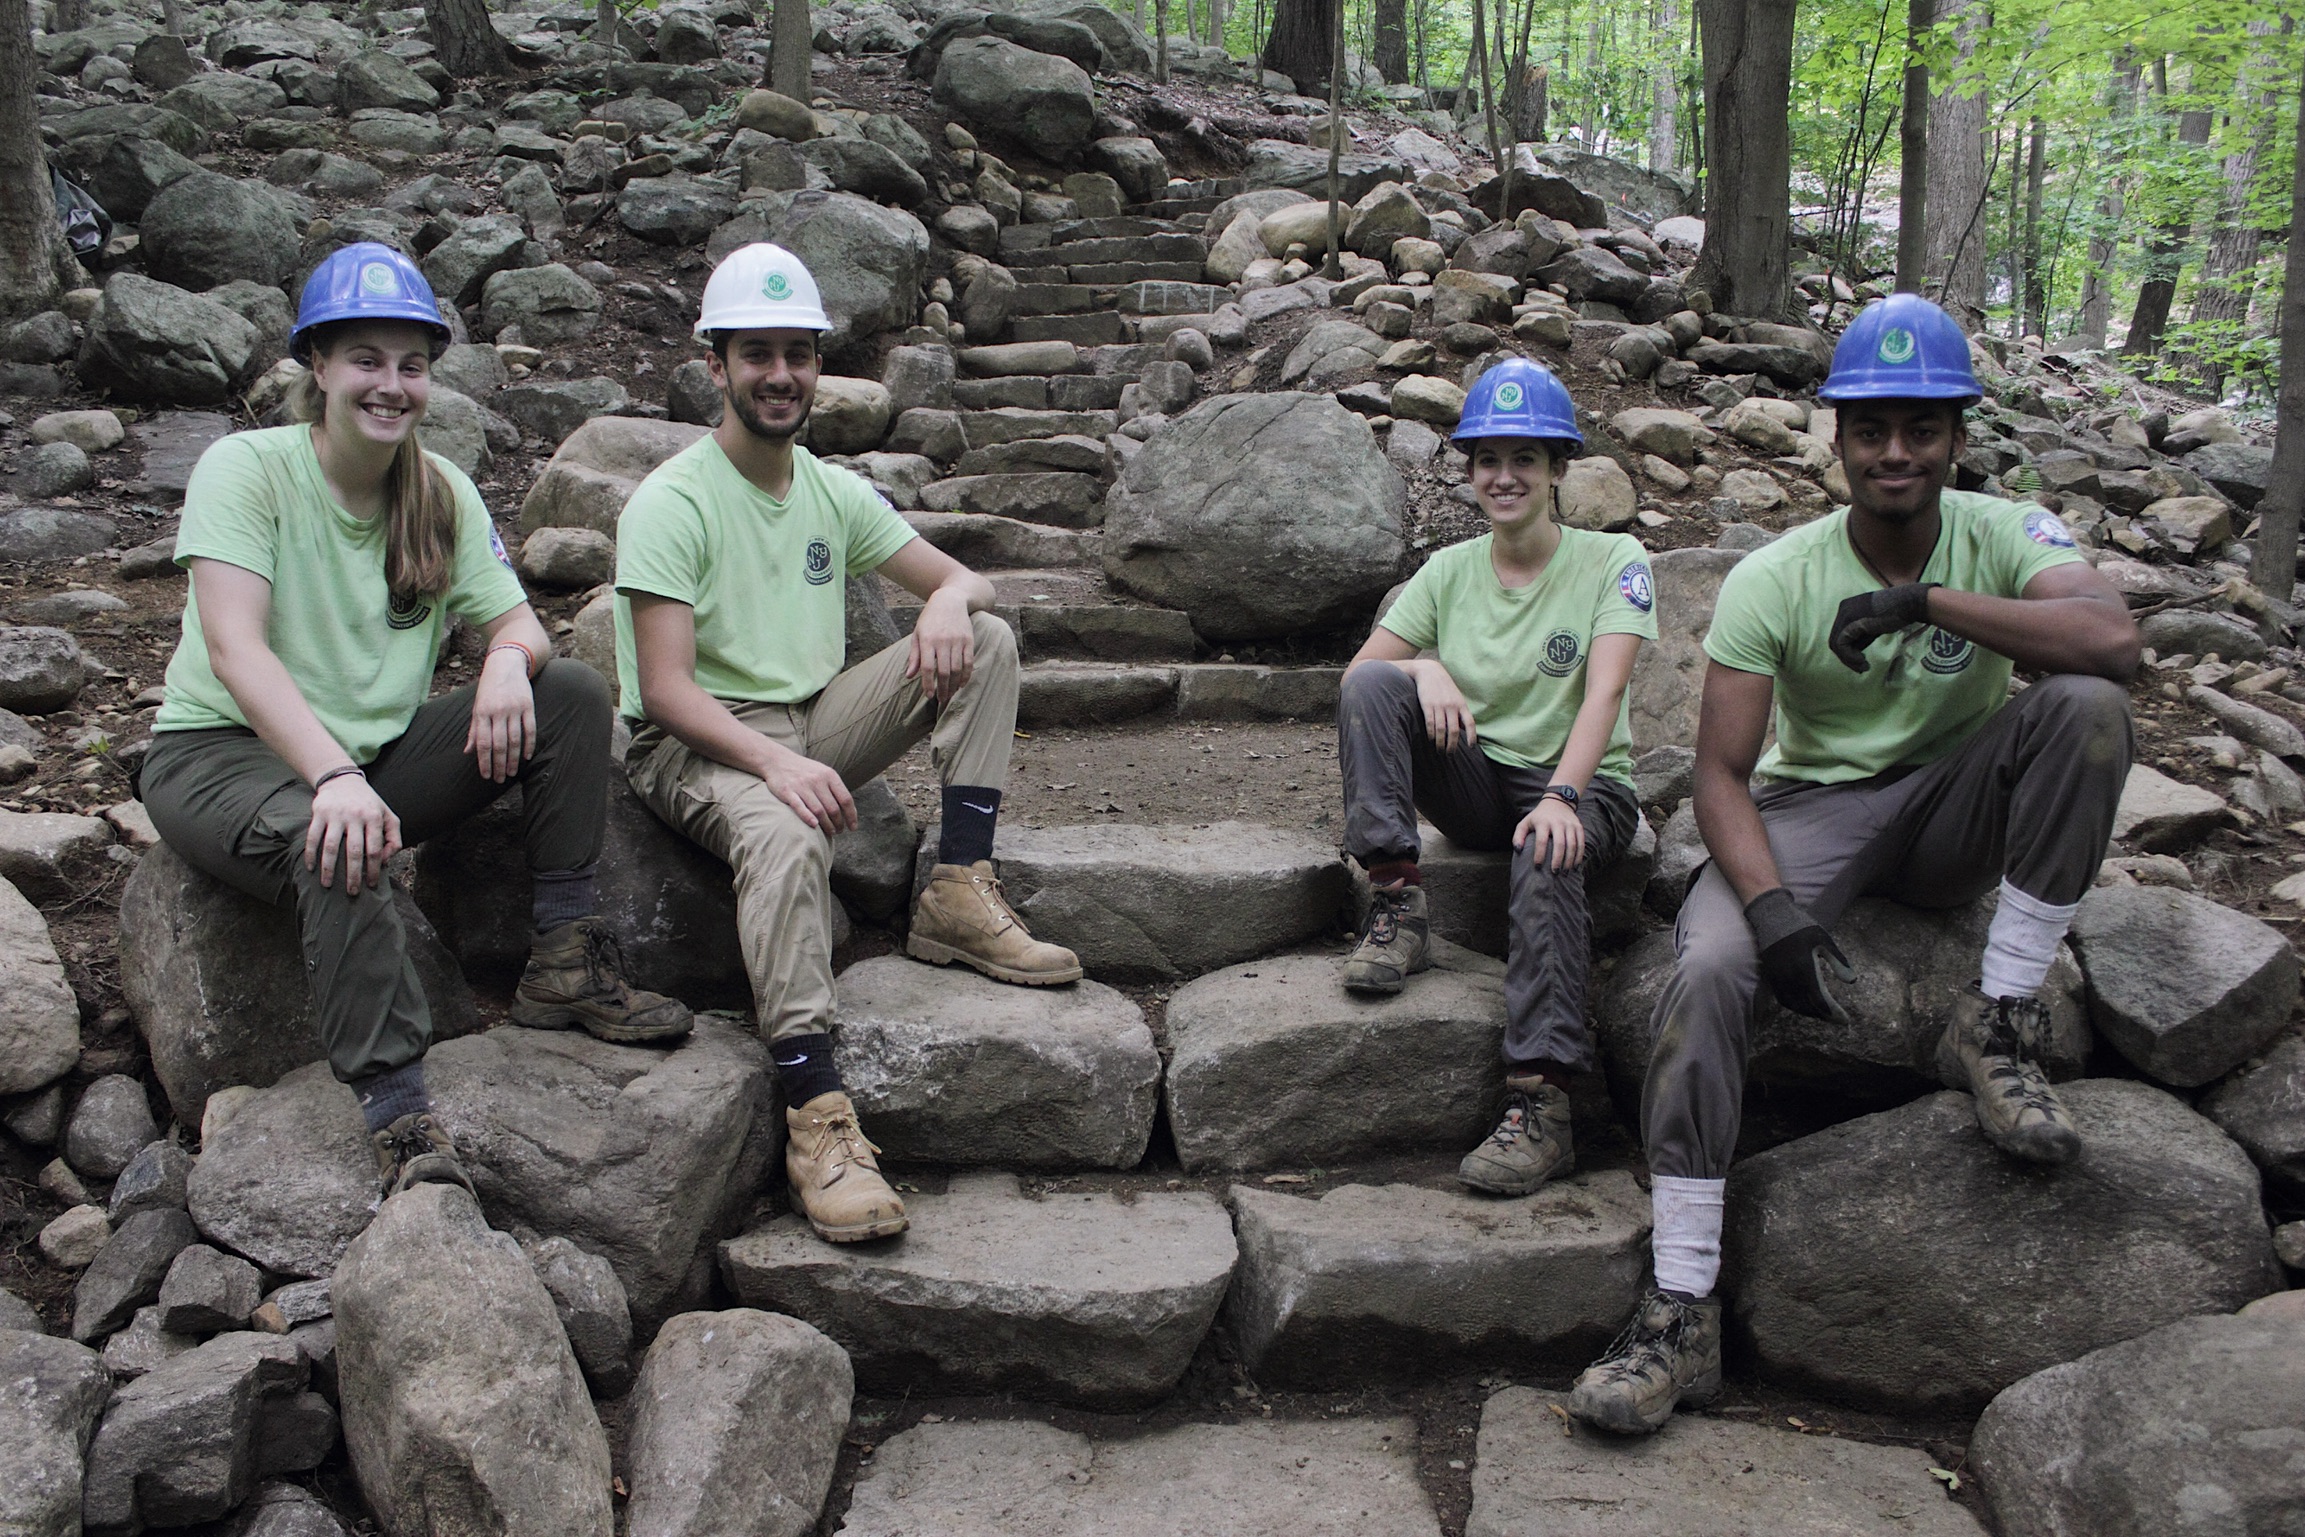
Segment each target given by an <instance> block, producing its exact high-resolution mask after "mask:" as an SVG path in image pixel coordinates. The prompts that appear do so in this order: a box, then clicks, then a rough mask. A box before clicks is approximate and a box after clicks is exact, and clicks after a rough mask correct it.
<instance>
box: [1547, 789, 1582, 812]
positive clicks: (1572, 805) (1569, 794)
mask: <svg viewBox="0 0 2305 1537" xmlns="http://www.w3.org/2000/svg"><path fill="white" fill-rule="evenodd" d="M1544 793H1545V794H1547V795H1558V796H1559V797H1560V798H1561V799H1562V800H1564V801H1567V802H1568V803H1569V809H1570V810H1572V811H1573V810H1575V809H1576V805H1577V801H1578V798H1579V797H1578V795H1577V790H1576V786H1574V785H1563V784H1550V785H1547V786H1545V790H1544Z"/></svg>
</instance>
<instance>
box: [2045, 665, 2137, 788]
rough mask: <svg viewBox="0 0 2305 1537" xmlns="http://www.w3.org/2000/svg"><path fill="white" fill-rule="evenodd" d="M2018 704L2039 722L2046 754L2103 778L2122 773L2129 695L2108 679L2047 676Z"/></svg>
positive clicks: (2129, 725)
mask: <svg viewBox="0 0 2305 1537" xmlns="http://www.w3.org/2000/svg"><path fill="white" fill-rule="evenodd" d="M2023 698H2024V702H2025V704H2026V706H2027V707H2028V708H2029V709H2031V710H2032V711H2033V712H2034V713H2035V716H2036V719H2038V720H2040V721H2041V722H2043V723H2044V730H2043V736H2044V737H2045V739H2046V741H2047V742H2048V743H2049V744H2050V746H2051V749H2052V751H2058V750H2061V751H2062V753H2070V754H2072V755H2074V756H2076V757H2078V758H2079V759H2080V760H2081V761H2082V763H2083V764H2084V765H2087V766H2090V767H2093V768H2100V769H2103V770H2105V771H2106V772H2109V773H2116V774H2118V773H2125V772H2126V771H2127V769H2128V763H2129V752H2130V742H2131V739H2132V731H2133V727H2132V723H2131V721H2130V717H2129V691H2128V690H2127V689H2125V688H2123V687H2122V686H2121V685H2120V684H2118V683H2115V682H2114V681H2112V680H2111V679H2110V678H2099V677H2093V676H2091V675H2089V674H2086V673H2071V672H2061V673H2052V674H2051V675H2050V676H2048V677H2046V678H2043V679H2041V680H2040V681H2039V682H2038V683H2035V684H2034V685H2033V686H2032V687H2030V688H2028V689H2026V690H2025V693H2024V696H2023Z"/></svg>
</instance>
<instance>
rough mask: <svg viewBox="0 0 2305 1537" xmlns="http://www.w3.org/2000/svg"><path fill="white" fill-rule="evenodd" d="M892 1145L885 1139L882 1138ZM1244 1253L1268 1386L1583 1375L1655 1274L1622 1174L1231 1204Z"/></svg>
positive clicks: (1247, 1343) (1245, 1284)
mask: <svg viewBox="0 0 2305 1537" xmlns="http://www.w3.org/2000/svg"><path fill="white" fill-rule="evenodd" d="M875 1135H876V1136H877V1135H878V1133H877V1132H875ZM1227 1204H1228V1205H1230V1206H1231V1208H1232V1211H1233V1219H1234V1231H1235V1234H1236V1236H1237V1237H1238V1239H1239V1242H1240V1246H1241V1263H1240V1269H1239V1272H1238V1273H1237V1274H1236V1275H1235V1277H1234V1280H1233V1289H1232V1294H1231V1296H1230V1297H1229V1298H1228V1299H1227V1300H1226V1304H1225V1315H1226V1319H1227V1322H1228V1325H1229V1327H1230V1328H1231V1330H1232V1334H1233V1338H1234V1340H1235V1342H1236V1343H1237V1345H1238V1347H1239V1350H1240V1361H1241V1365H1242V1366H1243V1367H1244V1368H1245V1369H1246V1370H1247V1371H1248V1373H1249V1375H1250V1376H1251V1377H1253V1378H1254V1379H1255V1380H1256V1381H1257V1382H1258V1384H1259V1385H1261V1386H1264V1387H1272V1388H1313V1389H1321V1388H1337V1387H1346V1386H1354V1387H1359V1386H1365V1385H1367V1384H1368V1383H1370V1382H1372V1381H1383V1380H1399V1379H1406V1378H1415V1377H1420V1376H1426V1375H1430V1374H1432V1373H1435V1372H1439V1371H1447V1370H1449V1369H1451V1368H1452V1367H1459V1366H1480V1367H1485V1368H1491V1369H1499V1370H1529V1369H1538V1368H1550V1369H1552V1370H1555V1371H1562V1370H1566V1371H1575V1370H1578V1369H1581V1368H1582V1367H1583V1366H1584V1365H1585V1364H1586V1363H1587V1362H1589V1361H1590V1360H1592V1358H1593V1357H1594V1356H1595V1355H1597V1354H1599V1353H1600V1351H1601V1350H1602V1349H1604V1348H1606V1346H1607V1345H1608V1342H1609V1339H1610V1337H1611V1336H1612V1335H1613V1334H1615V1333H1616V1331H1617V1329H1618V1327H1619V1326H1620V1325H1621V1324H1623V1322H1624V1321H1625V1316H1626V1315H1627V1314H1628V1313H1630V1312H1631V1311H1632V1308H1633V1304H1634V1302H1635V1301H1636V1300H1637V1299H1638V1298H1639V1296H1640V1294H1641V1288H1642V1286H1643V1285H1644V1284H1645V1283H1646V1282H1647V1280H1648V1276H1649V1243H1648V1236H1649V1198H1648V1195H1647V1193H1646V1192H1644V1191H1643V1190H1642V1189H1641V1187H1640V1186H1639V1185H1637V1184H1636V1183H1634V1181H1633V1177H1632V1175H1630V1174H1629V1173H1626V1172H1625V1171H1624V1170H1622V1169H1611V1170H1606V1171H1603V1172H1598V1173H1589V1174H1574V1175H1571V1176H1569V1177H1568V1178H1565V1179H1561V1180H1556V1181H1555V1182H1553V1183H1552V1184H1549V1185H1547V1186H1545V1188H1544V1189H1543V1190H1542V1191H1540V1192H1538V1194H1537V1195H1536V1196H1535V1197H1534V1198H1533V1199H1530V1200H1525V1201H1499V1200H1496V1199H1495V1198H1493V1197H1489V1196H1481V1195H1475V1194H1473V1193H1472V1192H1470V1191H1465V1190H1431V1189H1426V1188H1424V1187H1422V1186H1418V1185H1376V1186H1371V1185H1343V1186H1339V1187H1338V1188H1336V1189H1334V1190H1331V1191H1329V1192H1328V1193H1327V1194H1325V1195H1323V1196H1321V1197H1320V1198H1319V1199H1317V1200H1314V1199H1308V1198H1307V1197H1304V1196H1297V1195H1288V1194H1284V1193H1283V1192H1281V1191H1278V1190H1271V1189H1267V1188H1264V1187H1262V1186H1257V1185H1235V1186H1234V1187H1233V1188H1232V1193H1231V1194H1230V1196H1229V1197H1228V1198H1227Z"/></svg>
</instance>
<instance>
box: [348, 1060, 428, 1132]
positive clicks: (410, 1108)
mask: <svg viewBox="0 0 2305 1537" xmlns="http://www.w3.org/2000/svg"><path fill="white" fill-rule="evenodd" d="M352 1092H353V1094H354V1096H355V1097H357V1098H358V1099H359V1101H360V1118H361V1119H362V1120H363V1121H366V1122H367V1123H368V1130H369V1131H370V1133H371V1134H373V1133H376V1132H380V1131H382V1130H384V1128H385V1127H387V1126H390V1125H391V1124H392V1123H393V1122H394V1121H397V1120H399V1119H400V1118H401V1117H402V1116H404V1115H422V1114H423V1113H424V1112H425V1111H427V1110H430V1109H431V1108H432V1100H431V1099H430V1097H429V1096H427V1095H426V1094H425V1092H424V1059H423V1058H422V1057H418V1058H417V1059H416V1060H415V1061H414V1062H411V1063H408V1064H407V1065H406V1066H403V1067H395V1068H392V1069H390V1070H388V1071H386V1072H381V1073H377V1074H374V1075H373V1076H371V1077H367V1078H363V1079H360V1080H359V1081H358V1082H356V1083H354V1084H353V1085H352Z"/></svg>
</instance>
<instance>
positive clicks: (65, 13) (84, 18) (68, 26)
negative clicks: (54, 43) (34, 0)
mask: <svg viewBox="0 0 2305 1537" xmlns="http://www.w3.org/2000/svg"><path fill="white" fill-rule="evenodd" d="M86 25H88V0H56V30H57V31H59V32H77V31H79V30H80V29H81V28H82V27H85V26H86Z"/></svg>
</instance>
